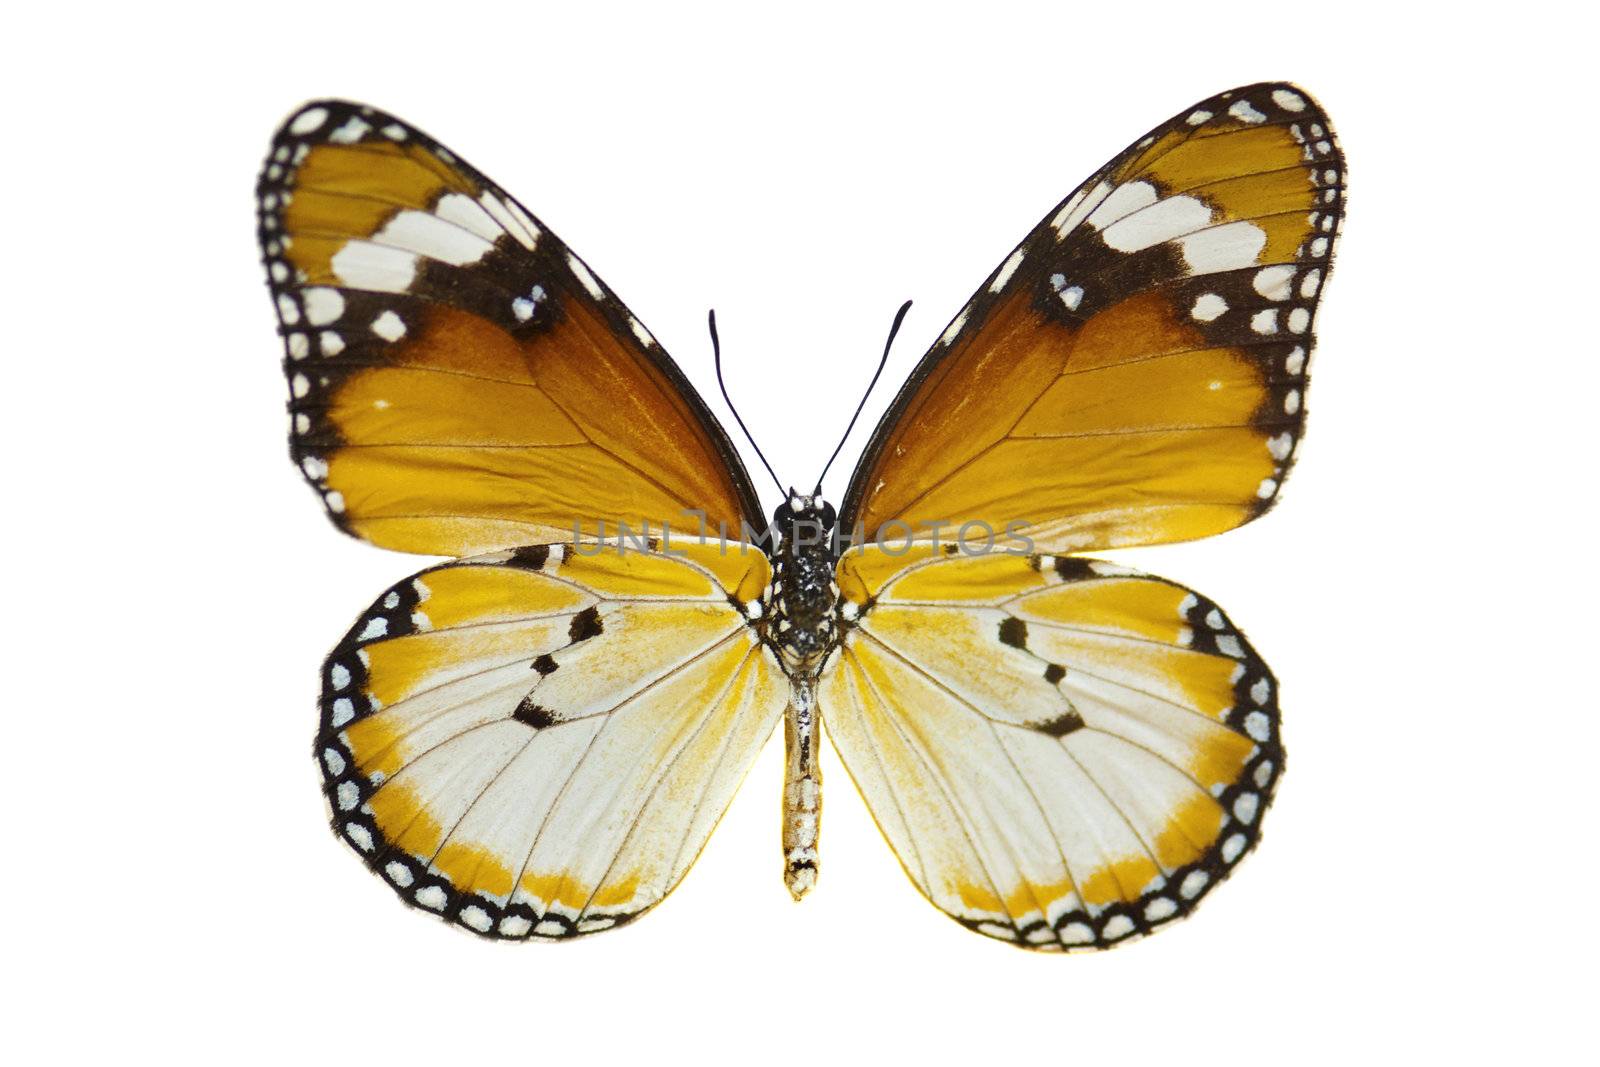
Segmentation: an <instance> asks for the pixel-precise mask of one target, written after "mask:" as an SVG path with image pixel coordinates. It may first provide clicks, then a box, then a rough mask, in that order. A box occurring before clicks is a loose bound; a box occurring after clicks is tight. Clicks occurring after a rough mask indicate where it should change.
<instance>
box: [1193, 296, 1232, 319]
mask: <svg viewBox="0 0 1600 1067" xmlns="http://www.w3.org/2000/svg"><path fill="white" fill-rule="evenodd" d="M1227 310H1228V302H1227V301H1226V300H1224V299H1222V297H1220V296H1218V295H1217V294H1216V293H1203V294H1201V296H1200V297H1199V299H1197V300H1196V301H1195V302H1194V307H1192V308H1190V309H1189V314H1190V316H1192V317H1193V318H1196V319H1198V320H1199V321H1201V322H1215V321H1216V320H1217V319H1218V318H1220V317H1221V316H1222V313H1223V312H1225V311H1227Z"/></svg>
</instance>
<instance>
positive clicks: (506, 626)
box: [317, 544, 788, 938]
mask: <svg viewBox="0 0 1600 1067" xmlns="http://www.w3.org/2000/svg"><path fill="white" fill-rule="evenodd" d="M592 547H593V546H590V548H587V549H586V550H591V549H592ZM720 547H721V546H715V545H709V544H705V545H690V546H688V547H685V548H676V547H675V548H674V551H673V554H670V555H669V554H666V553H663V552H659V551H645V550H634V549H632V548H630V549H629V550H628V551H627V552H625V553H620V554H619V553H618V552H617V551H616V550H615V549H607V550H605V551H604V552H603V553H600V554H597V555H583V554H580V553H579V551H578V546H575V545H571V544H567V545H563V544H555V545H535V546H532V547H525V548H519V549H515V550H512V551H504V552H498V553H493V554H489V555H484V556H478V557H475V558H471V559H466V560H460V561H456V562H452V563H448V564H445V565H443V566H440V567H434V568H432V569H429V570H425V571H423V572H421V573H420V574H417V575H416V576H414V577H413V578H410V579H408V580H406V581H404V582H402V583H400V584H399V585H397V586H395V587H394V588H393V589H390V590H389V591H388V592H387V593H385V594H384V595H383V596H382V597H380V598H379V599H378V601H377V602H376V603H375V604H374V605H373V606H372V608H371V609H370V610H369V611H368V612H366V613H365V614H364V615H363V616H362V617H361V619H359V620H358V621H357V622H356V624H355V625H354V627H352V628H351V630H350V633H349V634H348V635H347V636H346V637H345V639H344V640H343V641H342V642H340V644H339V645H338V647H337V648H335V649H334V651H333V653H332V654H331V655H330V656H329V658H328V661H327V664H326V666H325V670H324V684H323V697H322V727H321V730H320V732H319V734H318V738H317V752H318V757H319V759H320V761H321V764H322V767H323V772H324V780H325V789H326V793H327V797H328V801H329V804H330V805H331V807H332V811H333V824H334V830H335V832H336V833H337V834H338V835H339V836H340V837H341V838H343V839H344V840H345V841H346V842H347V843H348V844H349V845H350V846H351V847H352V848H353V849H355V851H356V852H357V853H358V854H359V855H360V856H361V857H362V859H363V860H365V861H366V863H367V865H368V866H369V867H370V868H371V869H372V870H373V871H375V872H377V873H378V874H379V875H380V876H381V877H382V878H383V879H384V880H385V881H386V882H388V883H389V885H390V886H391V887H392V888H393V889H394V890H395V892H397V893H398V894H399V895H400V897H401V899H402V900H404V901H405V902H406V903H408V904H411V905H413V906H416V907H419V908H423V909H425V910H429V911H432V912H435V913H437V914H439V915H441V916H444V917H446V918H448V919H449V920H451V921H453V922H456V923H458V924H460V925H461V926H463V927H466V928H467V929H470V930H472V931H474V932H476V933H479V934H483V935H485V936H489V937H502V938H525V937H566V936H571V935H575V934H585V933H590V932H594V931H598V930H605V929H609V928H611V927H613V926H616V925H618V924H620V923H623V922H626V921H628V920H629V919H632V918H633V917H635V916H637V915H638V914H639V913H641V912H642V911H644V910H645V909H647V908H649V907H651V906H652V905H654V904H655V903H657V902H658V901H660V900H661V899H662V898H663V897H664V896H666V894H667V893H668V892H670V891H671V890H672V888H673V887H674V886H676V885H677V883H678V881H679V880H680V879H681V878H682V877H683V875H684V873H685V872H686V871H687V870H688V867H689V865H690V864H691V863H693V862H694V860H695V858H696V857H697V855H698V854H699V851H700V849H701V847H702V846H703V845H704V844H705V841H706V838H707V837H708V836H709V835H710V833H711V830H712V828H713V827H714V826H715V824H716V822H717V820H718V818H719V817H720V816H721V814H722V812H723V810H724V809H725V808H726V806H727V804H728V802H729V800H731V799H732V796H733V793H734V791H735V790H736V789H737V787H738V785H739V783H740V782H741V781H742V780H743V778H744V775H745V772H746V770H748V768H749V766H750V763H751V761H752V760H753V759H754V758H755V755H756V753H757V752H758V751H759V750H760V747H761V745H762V743H763V742H764V741H765V740H766V738H767V736H768V735H769V734H770V733H771V732H772V729H773V726H774V725H775V723H776V722H777V718H778V716H779V714H781V712H782V710H783V708H784V705H785V703H786V701H787V697H788V682H787V680H786V679H785V677H784V675H783V672H782V670H781V668H780V667H779V665H778V663H777V660H776V659H775V657H774V656H773V654H772V652H771V651H770V650H769V649H768V648H767V647H766V646H765V645H763V644H762V643H761V642H760V640H759V638H758V637H757V635H756V633H755V631H754V630H753V629H752V628H751V627H750V626H749V625H748V624H747V621H746V620H747V617H748V615H749V614H752V613H758V612H757V611H756V608H755V607H754V606H755V605H757V604H758V603H759V598H760V597H761V596H762V594H763V592H764V590H765V587H766V584H767V581H768V580H769V576H770V571H769V568H768V566H767V562H766V559H765V558H764V557H763V556H762V555H761V554H760V553H759V552H757V551H753V550H752V551H749V552H741V551H739V550H737V549H729V550H728V551H726V552H723V551H720Z"/></svg>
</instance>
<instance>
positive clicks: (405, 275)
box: [258, 101, 764, 556]
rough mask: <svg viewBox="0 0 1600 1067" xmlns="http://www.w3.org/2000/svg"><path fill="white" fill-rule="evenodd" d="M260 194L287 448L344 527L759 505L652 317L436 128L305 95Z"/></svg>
mask: <svg viewBox="0 0 1600 1067" xmlns="http://www.w3.org/2000/svg"><path fill="white" fill-rule="evenodd" d="M258 195H259V208H260V217H259V225H260V229H259V234H260V238H261V246H262V251H263V255H264V259H265V263H266V267H267V273H268V280H269V284H270V286H271V289H272V294H273V298H274V300H275V302H276V305H277V310H278V318H279V323H280V332H281V333H282V335H283V339H284V347H285V352H286V359H285V361H284V369H285V372H286V374H287V375H288V379H289V389H290V400H289V411H290V420H291V427H290V430H291V436H290V449H291V453H292V455H293V458H294V460H295V463H296V464H297V465H298V466H299V467H300V469H301V470H302V472H303V473H304V474H305V477H306V478H307V480H308V481H309V482H310V483H311V484H312V485H313V487H314V488H316V490H317V491H318V493H319V494H320V495H321V497H322V499H323V501H324V503H325V504H326V506H327V510H328V513H329V515H330V516H331V517H332V519H333V521H334V522H335V523H336V524H337V525H339V526H340V527H341V528H342V529H344V530H346V531H347V532H349V533H351V534H354V535H355V536H358V537H362V538H365V539H367V540H369V541H372V542H374V543H376V544H379V545H383V546H385V547H388V548H396V549H401V550H405V551H410V552H425V553H431V554H436V555H453V556H461V555H467V554H471V553H475V552H483V551H488V550H492V549H497V548H506V547H510V546H514V545H523V544H533V543H538V542H545V541H552V540H564V539H570V538H572V537H573V536H574V530H575V529H577V530H579V531H581V533H583V534H585V535H590V536H593V535H595V534H597V533H598V532H599V531H598V528H597V523H598V521H599V520H602V519H603V520H605V521H606V522H608V523H611V524H615V523H618V522H626V523H628V524H629V525H630V527H631V528H632V529H633V530H636V531H637V530H639V529H640V528H641V527H642V526H643V525H644V524H646V523H648V524H649V526H650V528H651V529H652V530H655V531H657V532H659V531H660V530H661V529H662V528H663V526H664V525H666V524H672V525H675V526H676V527H677V528H679V529H683V528H684V527H685V526H686V525H692V524H695V523H697V522H698V520H697V519H694V518H691V517H689V516H687V515H685V512H688V511H696V512H701V513H703V514H704V515H705V517H706V522H707V523H708V524H709V526H710V527H711V528H716V527H717V526H718V524H721V525H722V526H723V527H724V528H725V529H726V530H728V531H729V533H730V535H731V536H735V537H737V536H739V532H740V530H741V525H740V524H741V521H746V522H748V523H749V524H750V526H751V528H754V529H759V528H761V527H762V526H763V525H764V523H763V520H762V517H761V509H760V505H759V502H758V500H757V498H756V495H755V492H754V489H753V488H752V487H751V485H750V480H749V477H748V475H747V474H746V473H745V470H744V467H743V465H742V464H741V463H740V461H739V458H738V455H737V453H736V452H735V451H734V449H733V447H732V446H731V444H730V443H729V442H728V439H727V437H726V435H725V434H724V433H723V432H722V430H721V428H720V427H719V426H718V425H717V423H716V420H715V419H713V418H712V416H711V415H710V413H709V412H708V411H707V410H706V407H705V404H704V403H703V402H702V401H701V400H700V398H699V397H698V396H697V395H696V393H695V391H694V389H693V388H692V387H691V386H690V385H689V383H688V381H687V380H686V379H685V378H684V376H683V374H682V373H681V372H680V371H679V370H678V368H677V367H676V365H674V364H673V362H672V360H671V359H670V358H669V357H668V356H667V354H666V353H665V352H664V351H663V350H662V349H661V346H660V345H658V344H657V343H656V342H655V340H654V338H652V337H651V335H650V333H649V332H648V331H647V330H646V329H645V328H644V327H643V326H642V325H641V324H640V323H639V321H638V320H637V319H636V318H634V317H633V315H632V314H630V313H629V311H628V310H627V308H625V307H624V306H623V305H622V304H621V302H620V301H618V300H617V299H616V297H615V296H613V295H612V293H611V291H610V290H609V289H607V288H606V287H605V285H604V284H602V283H601V282H600V281H599V280H598V279H597V278H596V277H595V275H594V273H593V272H592V271H591V270H590V269H589V268H588V267H587V266H585V265H584V263H583V262H582V261H581V260H580V259H578V257H577V256H575V255H574V254H573V253H572V252H570V251H569V250H568V249H567V247H566V246H565V245H564V244H562V243H561V242H560V241H559V240H557V239H556V237H555V236H554V235H553V234H552V233H550V231H549V230H548V229H547V228H546V227H545V226H544V225H543V224H542V223H540V222H539V221H538V220H537V219H535V218H534V217H533V216H532V215H530V214H529V213H528V212H527V211H526V210H524V209H523V208H522V207H521V205H519V204H518V203H517V202H516V201H515V200H513V199H512V198H511V197H510V196H508V195H506V193H505V192H504V191H503V190H501V189H500V188H499V187H498V186H496V185H495V184H494V183H492V182H490V181H489V180H488V179H487V178H485V177H484V176H483V175H482V174H480V173H479V172H478V171H477V170H475V169H473V168H472V167H470V166H468V165H467V164H466V163H464V162H463V161H462V160H460V159H459V158H458V157H457V156H456V155H455V154H454V153H452V152H450V151H449V150H448V149H446V148H444V147H443V146H441V145H440V144H439V143H438V142H436V141H434V140H433V139H432V138H430V137H428V136H427V135H426V134H424V133H422V132H421V131H419V130H417V129H415V128H414V127H412V126H409V125H407V124H406V123H404V122H401V121H399V120H398V119H395V118H393V117H392V116H389V115H385V114H383V113H382V112H379V111H376V110H374V109H372V108H368V107H363V106H361V105H358V104H350V103H344V102H340V101H320V102H317V103H313V104H309V105H307V106H305V107H304V108H302V109H300V110H299V111H298V112H296V113H295V114H294V115H293V116H292V117H291V118H290V119H289V120H288V121H287V122H286V123H285V124H284V126H283V128H282V129H280V130H279V131H278V134H277V136H276V138H275V139H274V141H273V146H272V149H271V151H270V154H269V156H268V159H267V162H266V164H265V166H264V169H263V170H262V173H261V178H260V183H259V186H258ZM611 532H612V534H613V535H614V534H615V525H613V526H612V528H611Z"/></svg>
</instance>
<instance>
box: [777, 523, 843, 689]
mask: <svg viewBox="0 0 1600 1067" xmlns="http://www.w3.org/2000/svg"><path fill="white" fill-rule="evenodd" d="M835 521H836V519H835V513H834V510H833V506H832V505H831V504H828V503H827V502H826V501H824V500H823V499H822V498H821V497H818V496H813V497H805V496H799V495H797V494H791V495H790V497H789V500H788V501H787V502H786V503H785V504H784V505H783V506H781V507H779V508H778V510H777V513H776V514H775V516H774V528H775V532H776V536H777V544H776V547H775V548H774V549H773V550H772V565H773V568H772V569H773V576H772V596H771V603H772V623H771V628H770V629H769V631H768V633H769V639H770V640H771V641H772V643H773V646H774V647H775V648H776V650H777V652H778V656H779V658H780V659H782V661H783V665H784V666H785V667H786V668H787V669H788V671H789V674H790V675H791V677H802V676H814V675H815V674H816V672H817V671H818V670H820V669H821V666H822V663H823V661H824V660H825V659H826V658H827V655H828V653H829V652H830V651H832V649H833V646H834V644H835V643H836V642H837V640H838V627H837V624H836V623H835V618H836V606H837V603H838V599H839V587H838V585H837V584H835V582H834V570H833V569H834V565H835V564H836V563H837V562H838V555H837V553H836V552H835V551H834V545H833V530H834V523H835Z"/></svg>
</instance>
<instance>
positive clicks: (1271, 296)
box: [1250, 263, 1294, 300]
mask: <svg viewBox="0 0 1600 1067" xmlns="http://www.w3.org/2000/svg"><path fill="white" fill-rule="evenodd" d="M1293 280H1294V267H1292V266H1288V265H1286V264H1281V263H1280V264H1275V265H1273V266H1271V267H1262V268H1261V269H1260V270H1258V271H1256V276H1255V277H1254V278H1253V279H1251V282H1250V284H1251V285H1252V286H1254V287H1255V291H1256V292H1258V293H1260V294H1261V295H1262V296H1264V297H1266V298H1267V299H1268V300H1287V299H1289V283H1290V282H1292V281H1293Z"/></svg>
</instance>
